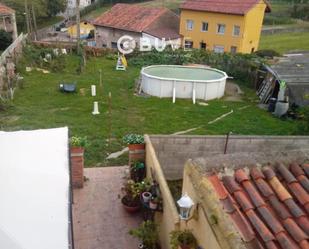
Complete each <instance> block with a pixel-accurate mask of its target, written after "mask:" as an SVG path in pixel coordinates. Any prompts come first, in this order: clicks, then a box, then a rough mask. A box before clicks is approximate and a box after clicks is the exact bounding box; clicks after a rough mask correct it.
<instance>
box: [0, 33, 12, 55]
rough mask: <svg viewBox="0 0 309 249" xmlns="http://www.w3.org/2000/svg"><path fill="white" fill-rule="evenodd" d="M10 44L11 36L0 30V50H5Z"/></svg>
mask: <svg viewBox="0 0 309 249" xmlns="http://www.w3.org/2000/svg"><path fill="white" fill-rule="evenodd" d="M11 43H12V35H11V34H10V33H8V32H6V31H4V30H0V50H5V49H6V48H7V47H8V46H10V44H11Z"/></svg>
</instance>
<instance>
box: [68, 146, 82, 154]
mask: <svg viewBox="0 0 309 249" xmlns="http://www.w3.org/2000/svg"><path fill="white" fill-rule="evenodd" d="M70 151H71V154H84V152H85V149H84V148H83V147H71V148H70Z"/></svg>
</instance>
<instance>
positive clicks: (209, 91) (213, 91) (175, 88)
mask: <svg viewBox="0 0 309 249" xmlns="http://www.w3.org/2000/svg"><path fill="white" fill-rule="evenodd" d="M141 74H142V82H141V88H142V91H143V92H144V93H147V94H149V95H152V96H157V97H160V98H165V97H173V102H175V100H176V98H192V99H193V102H194V103H195V100H196V99H203V100H210V99H217V98H221V97H222V96H223V95H224V90H225V83H226V79H227V77H228V76H227V75H226V73H225V72H222V71H220V70H217V69H213V68H205V67H196V66H177V65H158V66H149V67H145V68H143V69H142V72H141Z"/></svg>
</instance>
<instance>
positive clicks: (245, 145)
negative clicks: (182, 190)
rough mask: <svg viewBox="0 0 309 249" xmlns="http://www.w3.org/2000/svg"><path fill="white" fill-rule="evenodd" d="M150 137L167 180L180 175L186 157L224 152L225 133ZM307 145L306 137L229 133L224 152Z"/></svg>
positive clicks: (198, 156) (284, 149)
mask: <svg viewBox="0 0 309 249" xmlns="http://www.w3.org/2000/svg"><path fill="white" fill-rule="evenodd" d="M150 140H151V142H152V145H153V146H154V149H155V151H156V155H157V157H158V160H159V162H160V164H161V167H162V170H163V172H164V174H165V177H166V178H167V179H168V180H175V179H182V177H183V169H184V165H185V163H186V161H187V160H188V159H193V158H201V157H209V156H212V155H216V156H217V155H222V154H224V149H225V144H226V136H161V135H160V136H157V135H153V136H152V135H151V136H150ZM301 149H309V137H302V136H294V137H293V136H280V137H278V136H230V137H229V141H228V144H227V154H234V153H240V152H243V153H251V152H270V151H271V152H280V151H292V150H301Z"/></svg>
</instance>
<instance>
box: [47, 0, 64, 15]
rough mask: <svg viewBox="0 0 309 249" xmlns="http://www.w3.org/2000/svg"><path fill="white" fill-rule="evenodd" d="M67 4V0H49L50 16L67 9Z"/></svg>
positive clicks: (48, 12)
mask: <svg viewBox="0 0 309 249" xmlns="http://www.w3.org/2000/svg"><path fill="white" fill-rule="evenodd" d="M66 6H67V1H66V0H47V15H48V16H49V17H51V16H55V15H57V14H58V13H59V12H63V11H65V9H66Z"/></svg>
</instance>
